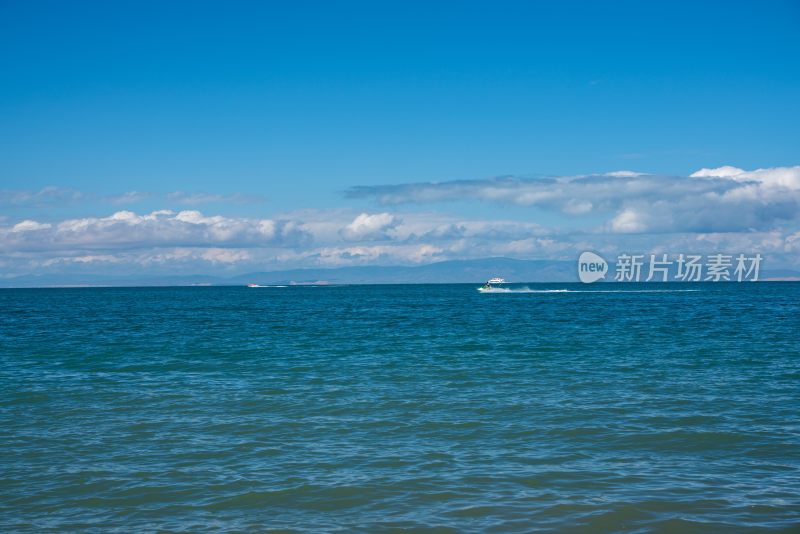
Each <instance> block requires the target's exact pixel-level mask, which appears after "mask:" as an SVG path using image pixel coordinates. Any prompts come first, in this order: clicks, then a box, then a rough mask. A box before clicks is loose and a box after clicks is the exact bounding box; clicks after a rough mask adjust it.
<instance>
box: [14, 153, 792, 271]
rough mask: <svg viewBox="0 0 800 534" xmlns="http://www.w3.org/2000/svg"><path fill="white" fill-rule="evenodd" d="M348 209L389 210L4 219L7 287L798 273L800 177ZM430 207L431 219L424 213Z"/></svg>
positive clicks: (549, 189)
mask: <svg viewBox="0 0 800 534" xmlns="http://www.w3.org/2000/svg"><path fill="white" fill-rule="evenodd" d="M3 194H4V195H5V196H0V198H2V199H3V201H4V202H6V203H7V204H9V203H11V204H13V205H14V206H17V207H19V206H22V205H24V204H25V203H28V204H29V205H33V204H35V203H38V205H41V204H42V203H47V202H56V201H57V200H56V199H62V200H63V199H64V198H68V199H72V201H79V200H80V199H81V198H82V196H81V194H80V193H78V192H76V191H73V190H68V189H47V190H41V191H37V192H36V193H29V194H21V193H20V192H16V193H10V192H4V193H3ZM347 196H348V197H350V198H366V199H370V200H372V201H373V202H375V203H377V204H378V205H380V206H381V208H380V209H377V210H363V209H362V210H353V209H349V208H340V209H335V210H334V209H331V210H311V209H309V210H303V211H299V212H291V213H287V214H283V215H280V216H274V217H269V218H258V217H236V216H223V215H214V214H207V213H204V212H201V211H198V210H193V209H186V210H155V211H151V212H145V213H136V212H135V211H130V210H120V211H116V212H114V213H111V214H109V215H107V216H102V217H72V218H63V219H48V218H45V217H36V216H29V217H20V218H16V219H10V218H8V217H6V218H5V219H0V275H2V276H5V277H10V276H15V275H20V274H26V273H35V272H45V271H59V270H61V271H69V270H83V271H98V270H99V271H102V270H103V269H106V270H110V269H113V270H114V272H118V271H119V270H125V269H127V270H129V271H136V270H140V271H142V270H144V271H147V270H154V269H162V270H166V271H169V270H170V269H171V270H173V271H180V272H187V270H193V271H194V272H207V271H209V269H210V270H212V271H213V270H215V269H216V270H225V271H226V272H231V271H240V272H242V271H247V270H260V269H277V268H289V267H305V266H340V265H373V264H380V265H391V264H413V263H424V262H431V261H437V260H445V259H457V258H478V257H486V256H509V257H516V258H530V259H574V258H575V257H577V254H579V253H580V252H581V251H583V250H587V249H591V250H596V251H598V252H600V253H604V254H608V255H614V254H617V253H620V252H628V253H630V252H639V253H643V252H644V253H648V252H652V253H659V252H661V253H680V252H693V253H696V252H747V253H753V252H762V253H765V254H770V255H771V257H772V258H774V261H775V262H776V263H778V264H781V265H783V266H786V267H793V268H800V261H798V253H800V167H777V168H768V169H757V170H754V171H746V170H743V169H739V168H735V167H729V166H726V167H718V168H706V169H700V170H698V171H697V172H694V173H692V174H691V175H689V176H665V175H657V174H646V173H638V172H632V171H618V172H614V173H606V174H594V175H585V176H568V177H547V178H535V179H533V178H515V177H501V178H492V179H484V180H460V181H452V182H438V183H410V184H398V185H386V186H362V187H354V188H352V189H351V190H349V191H348V192H347ZM140 197H141V198H150V197H149V196H148V194H146V193H137V192H135V191H134V192H129V193H125V194H124V195H123V196H121V200H120V201H119V203H122V204H125V203H126V202H125V198H129V199H131V202H135V201H138V199H140ZM234 197H235V195H234V196H232V197H231V198H234ZM181 198H183V197H181ZM150 199H151V198H150ZM176 199H177V197H176V198H175V199H173V200H176ZM151 200H152V199H151ZM200 200H202V199H200V198H194V199H193V200H192V201H200ZM460 201H482V202H491V203H498V204H500V205H507V204H513V205H516V206H522V207H526V206H531V207H536V208H538V209H539V212H541V210H544V211H547V210H550V211H552V212H557V213H560V214H563V215H565V216H567V217H568V218H569V220H570V221H571V223H572V222H574V224H570V228H569V229H566V228H560V227H553V226H548V224H545V222H544V221H543V220H535V219H536V218H535V217H534V216H533V215H532V216H531V218H530V219H529V220H506V219H491V218H464V217H459V216H455V215H451V214H448V213H447V210H446V209H445V208H446V207H447V205H444V208H442V207H441V206H440V205H439V203H442V202H460ZM432 203H436V206H435V208H436V209H435V210H427V211H425V210H423V208H425V207H426V206H428V207H430V205H431V204H432ZM401 204H402V205H403V206H402V207H401V206H400V205H401ZM417 207H418V208H419V209H416V210H415V209H414V208H417ZM401 208H402V209H401ZM518 212H519V210H517V213H518ZM534 212H535V210H532V212H531V213H532V214H533V213H534ZM523 213H524V211H523Z"/></svg>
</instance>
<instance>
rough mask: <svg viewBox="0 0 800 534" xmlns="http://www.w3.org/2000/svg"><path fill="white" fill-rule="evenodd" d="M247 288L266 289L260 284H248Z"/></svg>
mask: <svg viewBox="0 0 800 534" xmlns="http://www.w3.org/2000/svg"><path fill="white" fill-rule="evenodd" d="M247 287H264V286H260V285H258V284H247Z"/></svg>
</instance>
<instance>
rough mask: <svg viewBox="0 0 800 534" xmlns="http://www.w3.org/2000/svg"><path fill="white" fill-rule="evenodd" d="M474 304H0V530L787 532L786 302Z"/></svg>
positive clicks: (767, 289)
mask: <svg viewBox="0 0 800 534" xmlns="http://www.w3.org/2000/svg"><path fill="white" fill-rule="evenodd" d="M476 287H477V285H431V286H424V285H411V286H341V287H283V288H282V287H274V288H257V289H252V288H233V287H230V288H224V287H220V288H131V289H122V288H108V289H24V290H22V289H21V290H0V384H1V385H2V392H1V393H0V446H1V447H2V449H1V450H0V530H3V531H29V532H43V531H70V530H73V531H102V532H108V531H115V530H118V531H126V532H127V531H153V530H159V529H163V530H169V531H192V532H197V531H234V530H240V531H253V530H258V531H263V530H269V529H276V530H289V531H367V532H382V531H410V532H425V531H437V532H447V531H453V532H470V531H480V532H490V531H496V532H516V531H518V532H530V531H537V530H541V531H553V532H564V531H571V530H577V531H598V532H606V531H607V532H618V531H630V532H649V531H657V532H715V533H716V532H756V531H760V530H764V531H786V532H788V531H792V530H793V529H796V528H800V335H799V334H800V284H797V283H758V284H753V283H744V284H691V285H689V284H646V285H645V284H620V285H615V284H599V285H593V286H580V285H573V284H550V285H546V284H536V285H531V286H529V289H528V291H525V290H524V288H522V287H520V286H515V287H516V289H518V290H520V291H515V292H508V293H499V294H479V293H478V292H477V291H476V290H475V289H476ZM564 290H567V291H564Z"/></svg>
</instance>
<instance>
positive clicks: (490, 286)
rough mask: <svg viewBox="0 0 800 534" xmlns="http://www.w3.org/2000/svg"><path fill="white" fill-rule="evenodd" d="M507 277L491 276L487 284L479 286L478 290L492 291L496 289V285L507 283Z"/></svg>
mask: <svg viewBox="0 0 800 534" xmlns="http://www.w3.org/2000/svg"><path fill="white" fill-rule="evenodd" d="M505 283H506V279H505V278H490V279H489V280H488V281H487V282H486V283H485V284H483V285H482V286H481V287H479V288H478V291H492V290H493V289H495V287H494V286H496V285H500V284H505Z"/></svg>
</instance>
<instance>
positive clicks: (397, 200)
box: [346, 166, 800, 233]
mask: <svg viewBox="0 0 800 534" xmlns="http://www.w3.org/2000/svg"><path fill="white" fill-rule="evenodd" d="M346 196H347V197H348V198H367V199H372V200H374V201H376V202H378V203H379V204H382V205H386V206H389V205H398V204H424V203H436V202H452V201H460V200H477V201H483V202H496V203H505V204H515V205H519V206H536V207H539V208H544V209H549V210H554V211H558V212H561V213H564V214H566V215H571V216H582V215H589V214H600V215H610V217H609V218H608V222H607V225H606V227H605V230H606V231H608V232H611V233H647V232H651V233H664V232H741V231H757V230H764V229H768V228H770V227H772V226H774V225H775V224H776V223H780V222H781V221H789V220H796V218H797V216H798V213H800V166H796V167H777V168H771V169H758V170H756V171H745V170H742V169H738V168H735V167H727V166H726V167H719V168H716V169H701V170H700V171H697V172H695V173H693V174H691V175H690V176H665V175H656V174H645V173H635V172H630V171H621V172H613V173H607V174H595V175H586V176H568V177H557V178H516V177H508V176H506V177H499V178H489V179H484V180H456V181H449V182H431V183H411V184H398V185H383V186H357V187H353V188H351V189H349V190H348V191H347V192H346Z"/></svg>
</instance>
